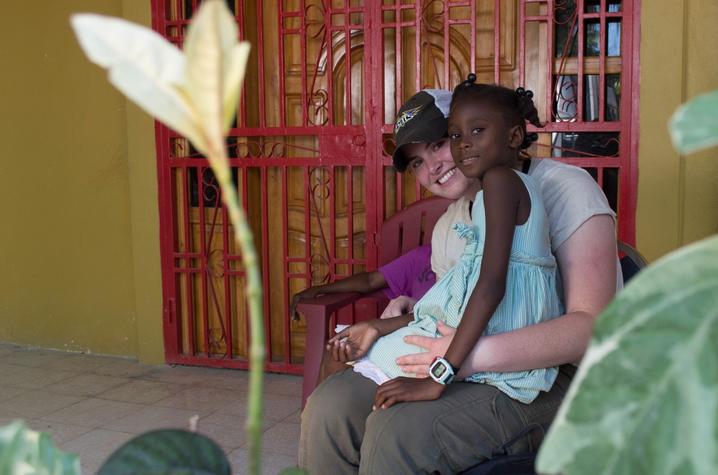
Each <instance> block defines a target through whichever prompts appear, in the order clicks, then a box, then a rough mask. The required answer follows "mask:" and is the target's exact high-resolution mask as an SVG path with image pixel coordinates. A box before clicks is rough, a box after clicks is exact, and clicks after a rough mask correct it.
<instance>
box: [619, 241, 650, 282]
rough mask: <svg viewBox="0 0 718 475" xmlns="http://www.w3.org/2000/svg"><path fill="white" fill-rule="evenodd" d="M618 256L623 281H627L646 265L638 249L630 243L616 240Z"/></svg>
mask: <svg viewBox="0 0 718 475" xmlns="http://www.w3.org/2000/svg"><path fill="white" fill-rule="evenodd" d="M618 256H619V261H620V263H621V272H622V273H623V283H624V284H626V283H628V281H629V280H631V279H632V278H633V277H634V276H635V275H636V274H638V271H640V270H641V269H643V268H644V267H646V266H647V265H648V262H647V261H646V259H645V258H644V257H643V256H642V255H641V253H640V252H638V249H636V248H635V247H633V246H631V245H630V244H628V243H626V242H623V241H618Z"/></svg>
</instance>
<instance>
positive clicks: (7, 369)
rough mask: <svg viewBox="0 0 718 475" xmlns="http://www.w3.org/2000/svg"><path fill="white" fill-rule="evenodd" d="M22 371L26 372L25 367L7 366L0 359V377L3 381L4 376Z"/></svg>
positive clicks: (7, 364)
mask: <svg viewBox="0 0 718 475" xmlns="http://www.w3.org/2000/svg"><path fill="white" fill-rule="evenodd" d="M23 371H27V367H26V366H18V365H14V364H9V363H3V362H2V358H0V377H2V378H3V381H4V380H5V377H6V376H10V375H11V374H17V373H22V372H23Z"/></svg>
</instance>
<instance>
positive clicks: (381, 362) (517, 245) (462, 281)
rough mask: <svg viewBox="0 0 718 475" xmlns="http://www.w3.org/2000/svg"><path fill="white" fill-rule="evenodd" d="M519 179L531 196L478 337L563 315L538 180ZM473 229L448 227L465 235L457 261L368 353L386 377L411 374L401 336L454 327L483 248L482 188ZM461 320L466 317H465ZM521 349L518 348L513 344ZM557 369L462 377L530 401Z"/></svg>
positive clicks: (408, 347) (475, 277)
mask: <svg viewBox="0 0 718 475" xmlns="http://www.w3.org/2000/svg"><path fill="white" fill-rule="evenodd" d="M516 173H517V174H518V176H519V177H521V179H522V181H523V183H524V185H525V186H526V189H527V190H528V193H529V196H530V198H531V213H530V214H529V218H528V220H527V221H526V222H525V223H524V224H522V225H520V226H516V229H515V231H514V240H513V246H512V248H511V259H510V262H509V269H508V274H507V278H506V294H505V295H504V298H503V300H502V301H501V303H500V304H499V306H498V307H497V309H496V312H495V313H494V315H493V316H492V317H491V320H490V321H489V323H488V325H487V327H486V330H485V331H484V335H495V334H497V333H505V332H508V331H511V330H515V329H518V328H522V327H527V326H529V325H535V324H537V323H539V322H542V321H545V320H549V319H551V318H554V317H557V316H559V315H561V314H562V313H563V309H562V305H561V302H560V300H559V297H558V293H557V289H556V261H555V259H554V257H553V255H552V254H551V245H550V242H549V231H548V229H549V228H548V218H547V217H546V211H545V209H544V206H543V202H542V200H541V192H540V189H539V186H538V184H537V183H536V182H535V181H534V180H533V179H532V178H531V177H529V176H528V175H525V174H523V173H520V172H516ZM472 221H473V227H470V226H467V225H466V224H463V223H462V224H456V225H455V226H454V229H455V230H456V232H458V233H459V235H460V236H461V237H463V238H464V239H466V242H467V244H466V249H465V250H464V254H463V255H462V257H461V260H460V261H459V262H458V263H457V264H456V266H455V267H453V268H452V269H450V270H449V271H448V272H447V273H446V275H444V277H443V278H442V279H441V280H439V282H437V283H436V284H435V285H434V286H433V287H432V288H431V289H430V290H429V292H427V293H426V295H424V297H423V298H422V299H421V300H419V301H418V302H417V303H416V305H415V306H414V321H413V322H411V323H410V324H409V325H408V326H406V327H404V328H401V329H399V330H397V331H395V332H393V333H391V334H389V335H387V336H385V337H382V338H380V339H379V340H377V342H376V343H375V344H374V346H373V347H372V348H371V350H370V351H369V354H368V358H369V360H370V361H371V362H372V363H374V364H376V365H377V366H379V368H381V369H382V370H383V371H384V372H385V373H386V374H387V376H389V378H395V377H397V376H411V375H409V374H405V373H403V372H402V371H401V369H400V368H399V366H397V364H396V362H395V360H396V358H397V357H399V356H402V355H406V354H411V353H416V352H417V347H416V346H413V345H409V344H407V343H404V340H403V338H404V337H405V336H406V335H424V336H439V333H438V331H437V326H436V322H437V320H442V321H444V322H446V323H447V324H449V325H450V326H453V327H457V326H458V325H459V321H460V320H461V317H462V315H463V313H464V309H465V308H466V304H467V303H468V301H469V297H470V296H471V293H472V291H473V290H474V287H475V286H476V283H477V282H478V279H479V271H480V269H481V258H482V255H483V249H484V236H485V231H486V214H485V210H484V200H483V192H482V191H480V192H479V193H478V194H477V195H476V199H475V200H474V206H473V210H472ZM467 318H471V317H470V316H469V317H467ZM515 350H516V351H522V350H523V349H522V348H516V349H515ZM557 373H558V368H556V367H552V368H538V369H533V370H530V371H517V372H509V373H497V372H481V373H476V374H473V375H472V376H471V377H469V378H467V379H466V380H465V381H470V382H475V383H484V384H490V385H493V386H496V387H497V388H498V389H500V390H501V391H503V392H504V393H506V394H507V395H508V396H510V397H512V398H514V399H516V400H518V401H521V402H523V403H530V402H531V401H533V400H534V399H535V398H536V397H537V396H538V394H539V391H548V390H549V389H551V386H552V385H553V382H554V380H555V379H556V375H557Z"/></svg>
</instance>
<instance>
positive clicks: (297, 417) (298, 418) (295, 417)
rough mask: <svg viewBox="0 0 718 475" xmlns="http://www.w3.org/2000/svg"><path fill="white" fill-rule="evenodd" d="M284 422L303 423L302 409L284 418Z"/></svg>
mask: <svg viewBox="0 0 718 475" xmlns="http://www.w3.org/2000/svg"><path fill="white" fill-rule="evenodd" d="M282 422H291V423H292V424H301V423H302V411H301V410H299V411H297V412H295V413H294V414H291V415H289V416H288V417H287V418H286V419H282Z"/></svg>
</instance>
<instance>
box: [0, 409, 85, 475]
mask: <svg viewBox="0 0 718 475" xmlns="http://www.w3.org/2000/svg"><path fill="white" fill-rule="evenodd" d="M0 473H2V474H42V475H80V461H79V459H78V457H77V455H75V454H67V453H65V452H63V451H61V450H59V449H57V448H56V447H55V445H54V444H53V443H52V440H51V439H50V436H49V435H47V434H45V433H43V432H35V431H33V430H30V429H28V428H27V427H25V424H24V423H23V422H22V421H15V422H13V423H11V424H9V425H7V426H4V427H0Z"/></svg>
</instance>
